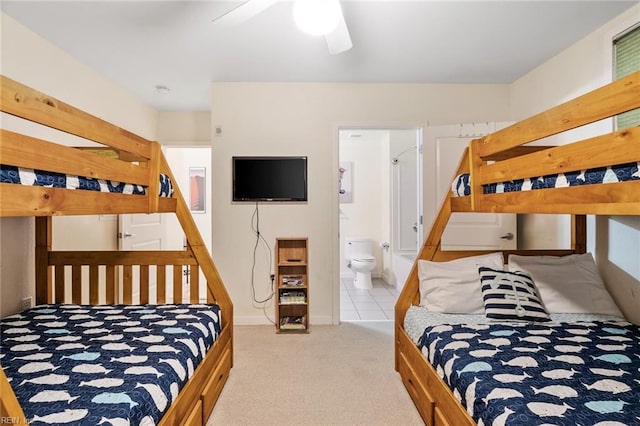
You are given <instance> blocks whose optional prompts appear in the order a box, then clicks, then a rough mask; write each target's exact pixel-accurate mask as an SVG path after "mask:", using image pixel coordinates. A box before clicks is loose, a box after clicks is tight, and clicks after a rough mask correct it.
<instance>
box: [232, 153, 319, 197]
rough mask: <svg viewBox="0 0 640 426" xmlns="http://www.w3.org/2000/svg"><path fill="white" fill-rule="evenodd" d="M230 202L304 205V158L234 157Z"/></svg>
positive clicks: (305, 170)
mask: <svg viewBox="0 0 640 426" xmlns="http://www.w3.org/2000/svg"><path fill="white" fill-rule="evenodd" d="M232 162H233V165H232V169H233V172H232V173H233V201H307V157H233V159H232Z"/></svg>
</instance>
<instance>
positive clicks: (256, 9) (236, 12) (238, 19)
mask: <svg viewBox="0 0 640 426" xmlns="http://www.w3.org/2000/svg"><path fill="white" fill-rule="evenodd" d="M278 1H279V0H246V1H244V2H242V3H240V4H239V5H238V6H236V7H234V8H233V9H231V10H229V11H228V12H225V13H223V14H222V15H220V16H218V17H215V18H213V19H212V21H211V22H215V23H216V24H217V25H226V26H234V25H238V24H241V23H243V22H245V21H247V20H249V19H251V18H253V17H254V16H256V15H257V14H258V13H260V12H262V11H263V10H265V9H266V8H268V7H270V6H271V5H273V4H274V3H276V2H278Z"/></svg>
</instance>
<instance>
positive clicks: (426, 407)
mask: <svg viewBox="0 0 640 426" xmlns="http://www.w3.org/2000/svg"><path fill="white" fill-rule="evenodd" d="M398 368H399V372H400V375H401V376H402V382H403V383H404V386H405V387H406V388H407V391H408V392H409V394H410V395H411V398H412V399H413V402H414V403H415V405H416V408H417V409H418V411H419V412H420V415H421V416H422V419H423V420H424V421H425V423H426V424H427V426H433V425H434V420H433V413H434V408H435V402H434V400H433V398H432V397H431V395H430V394H429V392H428V391H427V390H426V389H425V387H424V386H423V384H422V382H421V381H420V380H419V379H418V376H417V375H416V373H415V371H414V369H413V368H411V366H410V365H409V363H408V362H407V357H406V355H405V354H404V353H403V352H400V362H399V365H398Z"/></svg>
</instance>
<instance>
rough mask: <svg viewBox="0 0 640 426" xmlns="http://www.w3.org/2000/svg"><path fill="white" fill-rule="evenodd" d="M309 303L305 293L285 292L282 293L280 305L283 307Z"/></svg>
mask: <svg viewBox="0 0 640 426" xmlns="http://www.w3.org/2000/svg"><path fill="white" fill-rule="evenodd" d="M306 302H307V297H306V294H305V292H304V291H283V292H282V293H280V303H281V304H283V305H295V304H303V303H306Z"/></svg>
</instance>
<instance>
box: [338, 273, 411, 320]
mask: <svg viewBox="0 0 640 426" xmlns="http://www.w3.org/2000/svg"><path fill="white" fill-rule="evenodd" d="M372 283H373V288H372V289H371V290H362V289H359V288H355V287H354V285H353V280H352V279H350V278H341V279H340V320H341V321H380V320H383V321H389V320H393V309H394V305H395V303H396V300H397V299H398V296H399V295H400V292H399V291H398V290H397V289H396V288H395V287H393V286H390V285H387V283H385V282H384V281H383V280H381V279H379V278H374V279H373V280H372Z"/></svg>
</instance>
